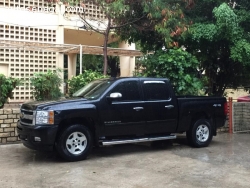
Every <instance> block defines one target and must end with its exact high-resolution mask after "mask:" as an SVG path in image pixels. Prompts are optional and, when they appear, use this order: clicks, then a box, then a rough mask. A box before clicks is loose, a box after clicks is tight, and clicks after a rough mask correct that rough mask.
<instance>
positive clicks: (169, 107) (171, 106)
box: [165, 105, 174, 109]
mask: <svg viewBox="0 0 250 188" xmlns="http://www.w3.org/2000/svg"><path fill="white" fill-rule="evenodd" d="M165 108H167V109H171V108H174V106H173V105H167V106H165Z"/></svg>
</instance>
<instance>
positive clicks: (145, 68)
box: [141, 49, 205, 95]
mask: <svg viewBox="0 0 250 188" xmlns="http://www.w3.org/2000/svg"><path fill="white" fill-rule="evenodd" d="M141 66H142V67H141V70H142V76H146V77H165V78H169V79H170V81H171V82H172V84H173V85H174V89H175V92H176V93H177V94H178V95H198V94H201V93H202V89H203V81H205V78H204V79H201V78H200V74H199V71H198V66H199V62H198V61H197V59H196V58H195V57H194V56H192V55H191V54H190V53H188V52H185V51H183V50H182V49H169V50H159V51H156V53H155V54H153V55H148V56H147V57H146V58H145V61H142V65H141ZM202 80H203V81H202Z"/></svg>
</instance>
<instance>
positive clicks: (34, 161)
mask: <svg viewBox="0 0 250 188" xmlns="http://www.w3.org/2000/svg"><path fill="white" fill-rule="evenodd" d="M249 143H250V134H234V135H229V134H219V135H218V136H216V137H214V139H213V141H212V143H211V145H210V146H209V147H207V148H200V149H197V148H191V147H189V146H188V145H187V143H186V140H185V138H184V137H183V136H179V137H178V139H177V140H175V141H174V142H171V141H169V142H166V143H165V145H164V146H161V147H159V148H153V147H152V146H150V144H149V143H145V144H136V145H135V144H129V145H119V146H118V145H117V146H112V147H103V148H95V149H93V151H92V154H91V155H90V156H89V157H88V159H87V160H85V161H79V162H71V163H69V162H64V161H63V160H61V159H60V158H59V157H57V156H56V154H54V153H40V152H37V151H33V150H29V149H27V148H25V147H24V146H23V145H22V144H13V145H0V166H1V168H0V187H4V188H9V187H12V188H15V187H18V188H36V187H37V188H40V187H43V188H44V187H53V188H54V187H58V188H59V187H67V188H68V187H90V188H92V187H93V188H103V187H105V188H109V187H110V188H113V187H114V188H118V187H121V188H130V187H131V188H132V187H133V188H152V187H154V188H163V187H185V188H189V187H190V188H191V187H192V188H193V187H211V188H212V187H213V188H214V187H223V188H224V187H232V188H234V187H250V178H249V177H250V144H249Z"/></svg>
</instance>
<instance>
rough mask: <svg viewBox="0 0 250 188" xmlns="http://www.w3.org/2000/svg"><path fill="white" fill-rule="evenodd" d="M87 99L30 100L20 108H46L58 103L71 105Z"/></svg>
mask: <svg viewBox="0 0 250 188" xmlns="http://www.w3.org/2000/svg"><path fill="white" fill-rule="evenodd" d="M86 101H87V99H85V98H79V97H76V98H67V99H65V98H64V99H60V100H56V101H53V100H51V101H32V102H27V103H24V104H22V106H21V108H22V109H25V110H48V109H50V108H51V107H55V106H60V105H64V106H65V105H66V104H67V103H70V104H71V106H72V104H74V103H75V104H76V103H77V104H78V103H79V102H80V103H82V102H86Z"/></svg>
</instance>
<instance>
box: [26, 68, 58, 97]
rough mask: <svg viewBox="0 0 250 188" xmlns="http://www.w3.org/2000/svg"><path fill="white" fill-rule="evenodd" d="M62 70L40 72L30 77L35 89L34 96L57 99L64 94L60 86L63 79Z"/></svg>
mask: <svg viewBox="0 0 250 188" xmlns="http://www.w3.org/2000/svg"><path fill="white" fill-rule="evenodd" d="M60 72H61V70H59V69H58V70H56V71H51V70H49V71H48V72H38V73H35V74H34V76H33V77H32V78H31V79H30V80H31V85H32V86H33V87H34V89H33V97H34V98H35V99H36V100H38V101H42V100H56V99H59V98H60V97H61V96H62V93H61V91H60V86H61V84H62V79H61V76H60Z"/></svg>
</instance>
